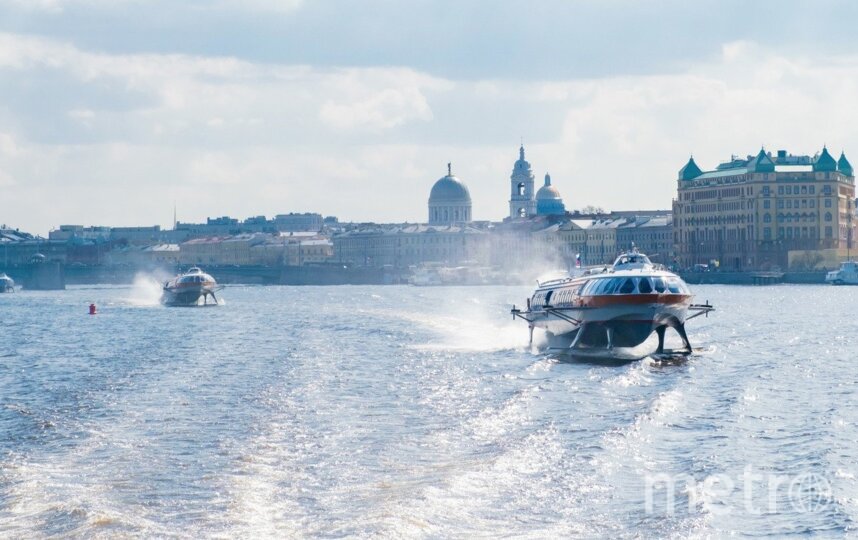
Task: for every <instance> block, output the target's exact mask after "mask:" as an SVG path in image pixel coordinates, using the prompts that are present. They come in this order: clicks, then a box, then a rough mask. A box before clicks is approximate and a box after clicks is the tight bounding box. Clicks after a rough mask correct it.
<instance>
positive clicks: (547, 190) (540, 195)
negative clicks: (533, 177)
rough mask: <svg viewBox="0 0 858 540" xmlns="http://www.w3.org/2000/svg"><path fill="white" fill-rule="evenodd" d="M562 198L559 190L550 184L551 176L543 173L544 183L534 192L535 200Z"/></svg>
mask: <svg viewBox="0 0 858 540" xmlns="http://www.w3.org/2000/svg"><path fill="white" fill-rule="evenodd" d="M555 199H562V197H560V192H559V191H558V190H557V188H556V187H554V186H552V185H551V176H550V175H548V174H546V175H545V185H544V186H542V187H541V188H539V191H537V192H536V200H537V201H548V200H555Z"/></svg>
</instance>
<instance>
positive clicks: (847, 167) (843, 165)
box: [837, 152, 853, 176]
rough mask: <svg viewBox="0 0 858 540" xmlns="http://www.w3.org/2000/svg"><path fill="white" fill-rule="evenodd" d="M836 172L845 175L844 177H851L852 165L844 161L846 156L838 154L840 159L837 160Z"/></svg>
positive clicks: (841, 153) (846, 160)
mask: <svg viewBox="0 0 858 540" xmlns="http://www.w3.org/2000/svg"><path fill="white" fill-rule="evenodd" d="M837 170H838V171H840V172H842V173H843V174H845V175H846V176H853V174H852V164H851V163H849V160H848V159H846V154H844V153H843V152H840V159H838V160H837Z"/></svg>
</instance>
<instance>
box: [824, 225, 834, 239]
mask: <svg viewBox="0 0 858 540" xmlns="http://www.w3.org/2000/svg"><path fill="white" fill-rule="evenodd" d="M832 236H834V233H833V232H832V230H831V227H826V228H825V237H826V238H831V237H832Z"/></svg>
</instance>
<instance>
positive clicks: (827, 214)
mask: <svg viewBox="0 0 858 540" xmlns="http://www.w3.org/2000/svg"><path fill="white" fill-rule="evenodd" d="M825 221H831V212H826V213H825Z"/></svg>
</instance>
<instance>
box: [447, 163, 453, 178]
mask: <svg viewBox="0 0 858 540" xmlns="http://www.w3.org/2000/svg"><path fill="white" fill-rule="evenodd" d="M447 176H453V164H452V163H450V162H449V161H448V162H447Z"/></svg>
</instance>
